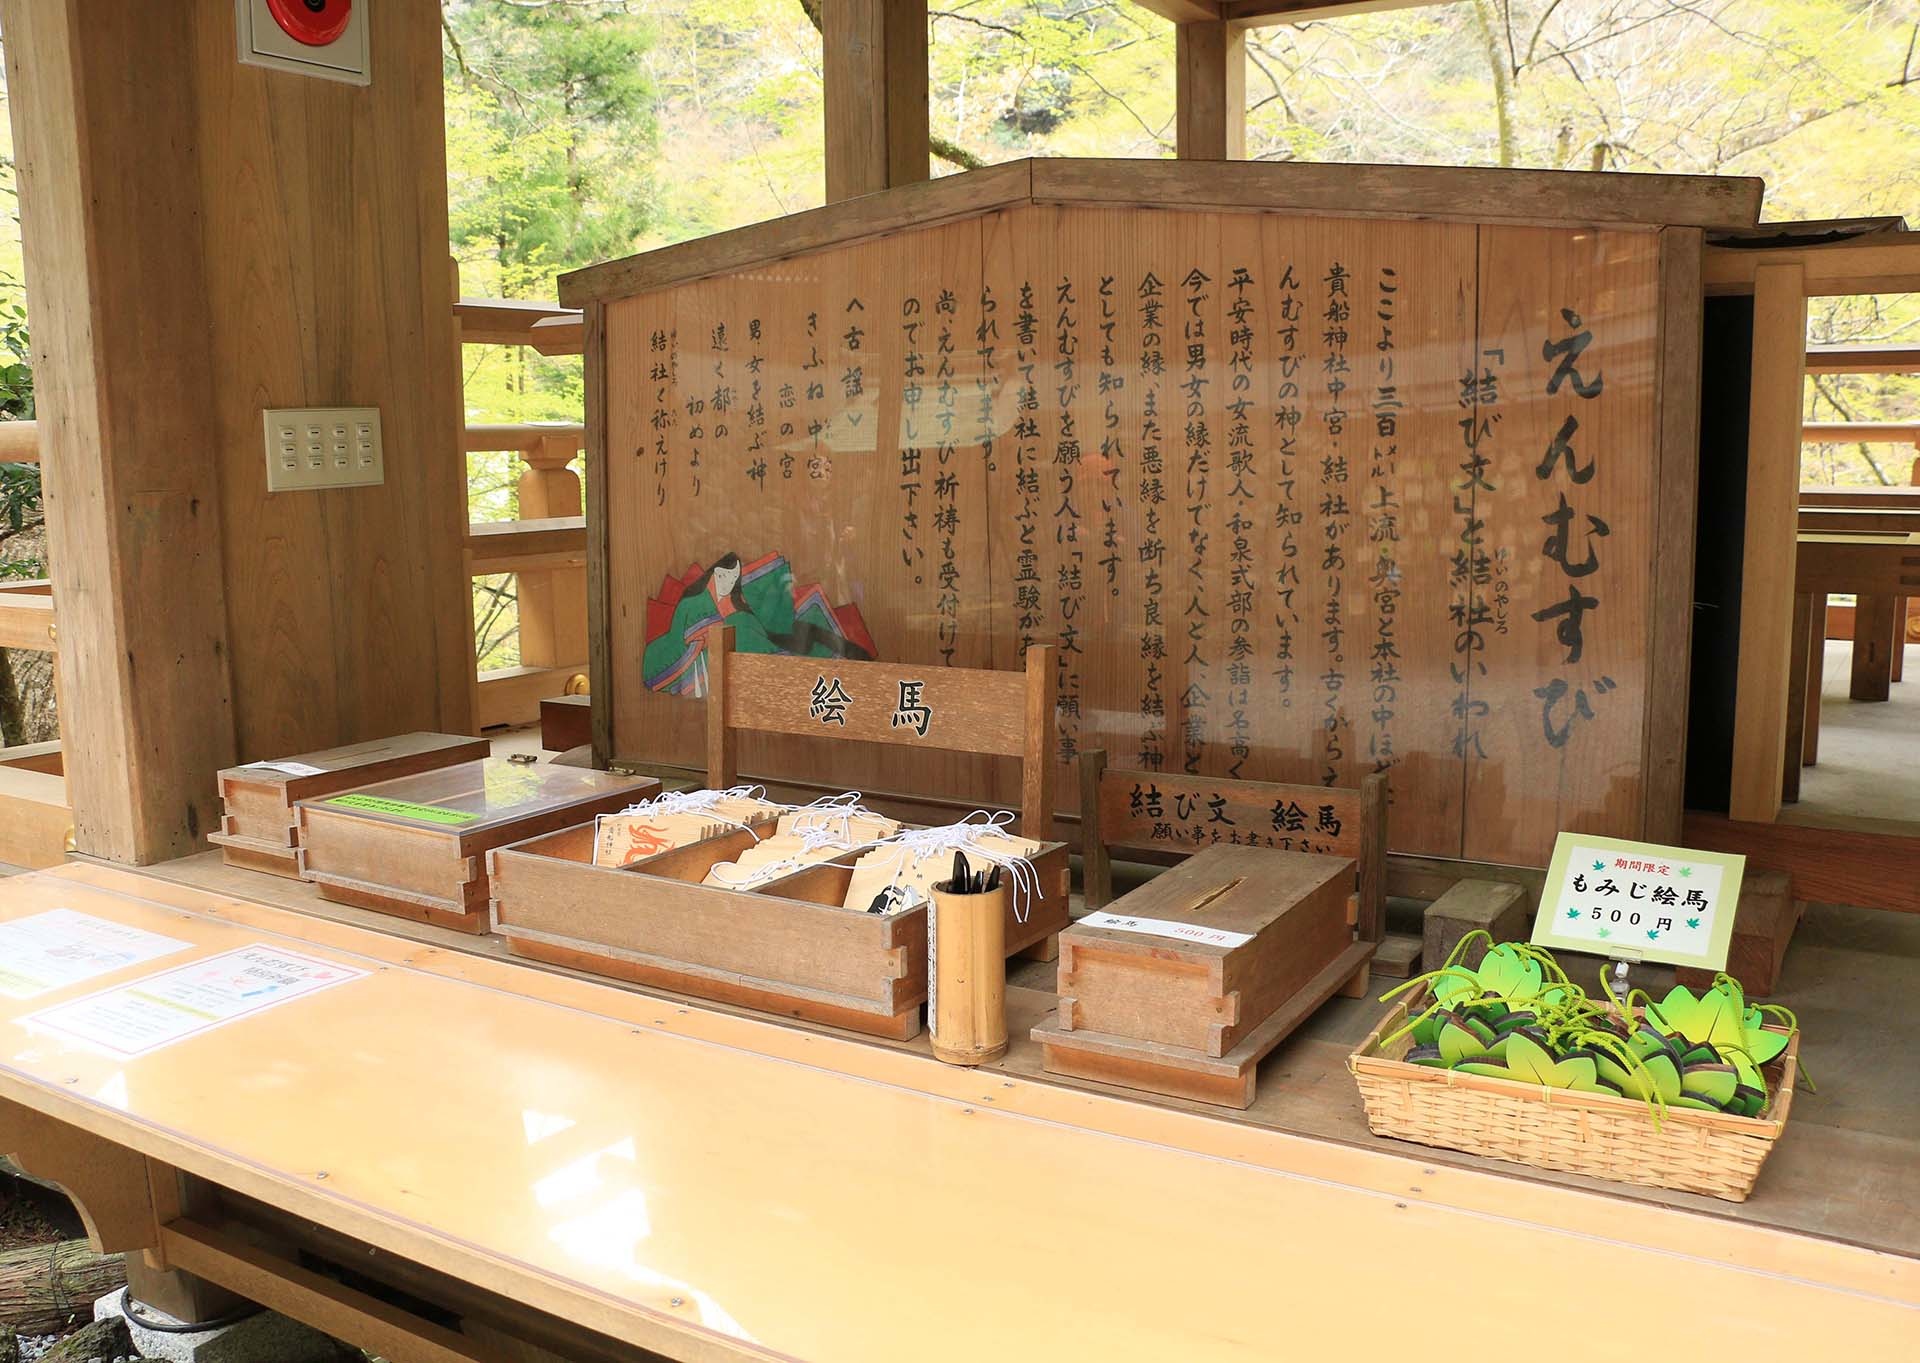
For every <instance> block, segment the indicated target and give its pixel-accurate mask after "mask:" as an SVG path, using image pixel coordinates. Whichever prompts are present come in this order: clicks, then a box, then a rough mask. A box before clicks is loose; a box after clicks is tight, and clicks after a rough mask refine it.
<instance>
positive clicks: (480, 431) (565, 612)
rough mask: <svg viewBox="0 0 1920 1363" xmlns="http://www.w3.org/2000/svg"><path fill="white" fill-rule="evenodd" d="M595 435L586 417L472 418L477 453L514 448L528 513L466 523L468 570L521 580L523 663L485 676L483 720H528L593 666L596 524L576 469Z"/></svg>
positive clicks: (484, 724)
mask: <svg viewBox="0 0 1920 1363" xmlns="http://www.w3.org/2000/svg"><path fill="white" fill-rule="evenodd" d="M585 436H586V432H585V428H584V427H581V426H579V425H572V424H567V425H562V424H538V425H525V426H469V427H468V428H467V431H466V439H465V445H466V449H467V452H468V453H470V454H473V453H479V452H482V451H489V452H491V451H511V452H513V453H515V454H518V455H519V456H520V458H521V459H522V460H524V461H525V462H526V466H527V467H526V471H525V472H524V473H522V474H521V475H520V482H519V488H518V490H519V494H520V519H519V520H516V521H498V522H492V523H475V524H472V525H469V526H468V527H467V542H466V556H467V573H468V576H469V577H482V576H487V575H490V574H494V573H513V574H515V575H516V577H517V579H518V582H519V592H518V596H519V609H520V665H519V666H518V667H506V668H493V669H490V670H488V671H484V672H481V673H480V674H479V677H478V682H477V685H478V695H477V698H476V707H475V715H476V717H477V722H478V724H479V725H480V727H481V728H483V729H484V728H490V727H492V726H494V725H497V724H521V723H526V722H528V721H530V720H532V719H534V718H536V717H537V716H538V714H539V710H540V702H541V701H542V700H544V699H546V698H547V697H549V696H557V695H560V694H561V693H563V692H564V691H565V690H566V689H567V683H568V682H569V681H570V680H571V679H572V678H573V677H575V676H579V675H582V674H584V673H585V672H586V670H587V522H586V518H585V516H583V515H582V514H581V513H582V509H583V508H582V503H581V499H580V477H579V475H578V474H576V473H575V472H574V471H573V470H572V469H571V468H570V467H568V466H569V465H570V464H571V463H572V462H573V460H574V458H575V457H576V456H577V455H578V454H579V453H580V450H581V447H582V445H583V443H584V440H585Z"/></svg>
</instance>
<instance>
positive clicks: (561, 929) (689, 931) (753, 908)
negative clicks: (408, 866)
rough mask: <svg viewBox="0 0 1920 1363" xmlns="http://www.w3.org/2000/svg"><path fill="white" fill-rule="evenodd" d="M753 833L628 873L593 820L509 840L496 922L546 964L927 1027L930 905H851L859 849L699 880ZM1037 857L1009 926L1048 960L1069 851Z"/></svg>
mask: <svg viewBox="0 0 1920 1363" xmlns="http://www.w3.org/2000/svg"><path fill="white" fill-rule="evenodd" d="M750 842H751V839H750V837H749V836H748V835H746V834H743V833H738V832H734V833H729V834H726V835H724V836H721V837H717V838H712V839H707V840H704V841H703V842H702V843H694V844H689V845H688V846H686V847H681V848H675V849H673V850H672V851H669V852H663V853H660V854H659V855H658V856H655V857H650V858H647V859H645V860H643V861H637V862H634V863H633V864H631V865H629V866H625V867H620V868H614V867H609V866H595V865H593V864H592V855H593V854H592V834H591V830H590V829H589V830H586V831H585V832H584V833H583V832H582V830H578V829H568V830H563V831H561V832H559V833H554V834H549V835H546V836H543V837H538V838H532V839H528V840H527V841H524V842H520V843H515V844H513V845H511V846H506V847H501V848H498V849H496V850H495V851H493V852H492V853H490V854H489V856H488V862H489V867H490V872H491V874H490V877H489V883H490V885H491V887H492V896H493V930H494V931H495V932H496V933H498V934H499V935H500V936H501V937H502V938H504V939H505V940H506V942H507V947H508V949H509V950H510V951H512V952H514V953H515V954H516V955H520V956H526V957H529V958H532V959H535V960H542V961H547V962H549V963H552V964H557V965H565V966H571V967H573V968H575V969H579V970H587V971H592V972H594V973H596V974H601V975H608V976H611V977H613V978H615V979H622V980H627V981H630V982H632V983H635V984H643V985H649V986H653V987H657V988H662V989H669V990H673V991H675V992H677V993H683V994H692V995H694V996H696V997H699V998H707V999H715V1000H718V1001H720V1002H722V1003H731V1004H738V1005H741V1006H744V1007H749V1008H755V1009H759V1010H761V1011H764V1012H769V1013H777V1014H779V1015H781V1016H784V1017H793V1018H800V1019H803V1020H805V1021H808V1022H817V1023H824V1024H826V1025H828V1026H834V1027H844V1028H847V1029H849V1030H851V1031H858V1032H865V1033H867V1034H869V1035H874V1036H885V1037H892V1038H895V1039H899V1040H904V1039H906V1038H908V1037H912V1036H914V1035H916V1034H918V1032H919V1031H920V1025H921V1019H920V1012H921V1008H920V1006H921V1004H922V1003H924V1002H925V1000H926V996H927V919H926V909H925V907H924V906H920V907H916V908H912V909H908V910H905V911H903V912H900V913H895V914H875V913H868V912H866V911H865V910H863V909H858V908H847V907H845V904H844V900H845V897H846V894H847V889H848V886H849V884H850V883H851V880H852V876H853V864H854V862H855V861H856V860H857V859H858V856H859V852H858V851H853V852H849V853H844V854H842V855H840V856H838V857H836V858H834V859H833V860H832V861H827V862H821V863H818V864H815V865H812V866H805V867H802V868H800V869H799V870H796V871H793V872H790V873H788V874H787V875H784V876H781V877H779V878H778V879H775V880H771V881H768V882H766V883H764V884H762V885H759V886H757V887H754V888H752V889H744V890H737V889H729V888H725V887H723V886H718V885H705V884H700V883H697V882H698V881H699V880H700V879H701V878H704V876H705V875H706V872H707V870H709V869H711V867H712V866H713V865H714V864H715V863H717V862H721V861H727V860H730V859H731V858H732V856H734V855H737V853H738V851H739V850H743V848H744V846H745V845H748V844H750ZM708 844H713V845H712V846H709V845H708ZM1033 865H1034V870H1035V873H1036V877H1037V881H1038V887H1037V889H1036V892H1035V894H1034V895H1033V897H1032V899H1031V902H1030V903H1027V902H1025V901H1023V903H1022V906H1021V907H1022V909H1023V910H1024V911H1025V921H1024V922H1014V921H1009V924H1008V954H1009V955H1012V954H1014V953H1016V952H1020V951H1027V952H1029V953H1032V954H1041V955H1042V956H1043V959H1050V958H1051V954H1052V950H1053V943H1054V939H1055V936H1056V934H1058V932H1059V931H1060V929H1061V928H1063V927H1065V926H1066V923H1067V888H1068V887H1067V877H1068V865H1067V849H1066V846H1065V845H1064V844H1062V843H1047V844H1045V845H1044V846H1043V847H1042V850H1041V851H1040V853H1039V854H1038V855H1037V856H1035V857H1034V858H1033ZM696 871H698V875H697V876H696V875H695V872H696Z"/></svg>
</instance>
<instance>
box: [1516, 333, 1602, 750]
mask: <svg viewBox="0 0 1920 1363" xmlns="http://www.w3.org/2000/svg"><path fill="white" fill-rule="evenodd" d="M1560 320H1561V322H1563V323H1564V324H1565V331H1566V333H1567V334H1566V335H1564V336H1562V337H1561V338H1560V339H1558V340H1551V339H1550V340H1548V341H1547V342H1546V343H1545V344H1543V345H1542V346H1541V347H1540V356H1541V358H1542V359H1544V360H1547V361H1549V362H1551V363H1552V364H1553V366H1554V368H1553V372H1552V373H1551V374H1550V375H1548V377H1547V385H1546V393H1547V396H1548V397H1550V398H1551V397H1556V396H1558V397H1560V401H1561V403H1562V404H1563V405H1565V406H1567V407H1578V406H1579V404H1581V403H1583V402H1592V401H1594V400H1595V399H1596V398H1598V397H1599V396H1600V394H1601V393H1602V392H1604V391H1605V387H1606V376H1605V375H1604V374H1603V373H1602V372H1601V371H1600V370H1598V369H1594V370H1592V371H1591V372H1592V375H1593V377H1592V378H1587V377H1585V376H1583V374H1582V373H1581V371H1580V369H1579V368H1578V367H1577V366H1578V365H1580V364H1581V363H1582V361H1581V355H1582V354H1583V353H1584V352H1585V351H1586V349H1587V347H1588V346H1590V345H1591V344H1593V333H1592V332H1591V331H1590V330H1588V329H1587V328H1586V325H1585V323H1583V322H1582V321H1581V320H1580V314H1579V313H1577V312H1575V311H1573V310H1572V309H1571V308H1562V309H1560ZM1562 389H1565V390H1566V392H1565V394H1564V395H1562V391H1561V390H1562ZM1579 431H1580V418H1579V417H1578V416H1576V415H1575V414H1574V413H1573V412H1571V411H1569V412H1568V413H1567V414H1566V416H1565V418H1564V419H1563V420H1562V421H1561V423H1560V428H1559V430H1558V432H1557V433H1556V434H1555V435H1554V437H1553V439H1552V440H1551V441H1549V442H1548V444H1547V451H1546V453H1545V454H1544V455H1542V456H1541V459H1540V464H1539V467H1538V468H1536V469H1535V470H1534V475H1535V476H1536V477H1538V478H1539V479H1540V481H1542V482H1545V483H1553V484H1555V486H1556V488H1557V493H1556V495H1557V498H1558V505H1557V506H1556V507H1555V508H1554V509H1553V510H1552V511H1549V512H1548V513H1547V514H1546V515H1544V516H1542V517H1541V518H1540V519H1541V520H1542V521H1543V522H1544V523H1545V524H1546V526H1547V528H1548V534H1547V538H1546V540H1545V541H1544V542H1543V543H1542V544H1541V546H1540V554H1541V557H1543V558H1545V559H1547V560H1549V561H1550V562H1553V563H1557V564H1558V565H1559V566H1560V574H1561V576H1560V578H1559V583H1560V585H1561V586H1564V587H1565V588H1566V592H1567V594H1566V596H1564V597H1561V598H1558V599H1555V600H1552V601H1549V602H1547V603H1546V604H1545V605H1543V606H1541V608H1540V609H1539V610H1536V611H1534V612H1533V619H1534V620H1536V621H1538V622H1539V623H1541V624H1543V625H1547V626H1549V627H1550V628H1551V629H1552V630H1553V637H1554V640H1555V642H1556V643H1558V644H1559V645H1560V646H1561V647H1563V648H1565V649H1566V656H1565V658H1564V659H1562V661H1563V662H1564V663H1566V664H1568V665H1572V664H1574V663H1580V662H1583V661H1584V662H1585V663H1586V665H1587V667H1588V668H1592V667H1593V666H1594V664H1593V661H1592V660H1591V659H1589V658H1588V657H1587V653H1588V649H1587V645H1586V633H1585V630H1584V628H1583V622H1584V621H1585V619H1586V617H1587V616H1588V615H1589V614H1591V613H1592V612H1594V611H1597V610H1599V609H1600V589H1599V579H1598V578H1597V577H1595V574H1597V573H1598V572H1599V571H1600V550H1599V541H1601V540H1603V539H1605V538H1607V536H1608V535H1610V534H1612V533H1613V532H1612V530H1611V528H1610V527H1609V526H1608V525H1607V523H1606V522H1605V521H1603V520H1601V519H1600V517H1598V516H1595V515H1593V514H1592V513H1591V512H1587V513H1584V514H1583V513H1582V512H1581V511H1580V510H1579V509H1578V507H1577V506H1576V504H1574V503H1571V502H1569V501H1568V500H1567V492H1566V488H1567V486H1571V487H1572V488H1573V489H1574V492H1575V494H1576V496H1579V497H1581V499H1582V501H1583V502H1584V501H1585V499H1586V498H1589V497H1591V496H1592V491H1591V489H1589V488H1588V487H1587V485H1588V484H1589V483H1591V482H1592V481H1593V475H1594V472H1595V469H1596V467H1597V464H1598V460H1597V458H1596V457H1595V456H1594V455H1592V454H1591V453H1589V454H1588V455H1587V457H1586V461H1585V462H1584V463H1582V462H1581V455H1580V451H1579V450H1578V449H1577V448H1576V447H1575V444H1574V438H1575V436H1577V435H1578V434H1579ZM1563 475H1564V476H1563ZM1589 593H1591V595H1589ZM1613 685H1614V682H1613V678H1611V677H1609V676H1607V675H1605V674H1604V673H1602V674H1600V675H1598V676H1596V677H1595V678H1594V679H1593V690H1594V694H1595V695H1604V694H1606V693H1607V692H1608V691H1611V690H1612V689H1613ZM1533 694H1534V696H1535V698H1536V699H1538V700H1539V701H1540V702H1541V707H1540V724H1541V728H1542V730H1543V732H1544V733H1545V736H1546V740H1547V744H1548V746H1550V747H1554V748H1564V747H1565V746H1566V745H1567V740H1568V739H1569V738H1571V737H1572V735H1573V727H1574V725H1575V723H1576V722H1578V721H1580V720H1590V719H1592V718H1593V703H1592V701H1591V700H1590V699H1589V698H1588V695H1587V688H1586V687H1585V686H1582V685H1577V684H1576V683H1574V682H1571V681H1569V680H1568V679H1567V677H1566V676H1565V675H1561V676H1557V677H1554V678H1553V679H1552V680H1550V681H1548V682H1547V684H1546V685H1544V686H1542V687H1539V688H1538V689H1536V690H1535V691H1534V693H1533ZM1563 707H1564V708H1563Z"/></svg>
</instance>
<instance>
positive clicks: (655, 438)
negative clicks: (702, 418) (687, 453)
mask: <svg viewBox="0 0 1920 1363" xmlns="http://www.w3.org/2000/svg"><path fill="white" fill-rule="evenodd" d="M679 363H680V346H679V331H678V330H677V329H675V330H673V331H667V330H664V329H662V328H659V327H656V328H654V330H653V332H652V334H651V335H649V336H648V337H647V382H648V383H650V384H652V385H653V411H652V412H651V413H650V414H649V415H648V417H647V426H648V429H649V430H651V431H652V435H651V436H650V437H649V438H650V439H651V441H652V444H653V504H654V505H655V506H665V505H666V504H667V473H668V471H669V470H671V469H672V467H673V460H672V458H671V457H670V456H669V454H668V452H667V440H668V438H667V433H668V432H669V431H671V430H672V429H673V397H672V394H673V384H674V377H675V376H674V370H675V369H676V368H677V367H678V365H679ZM636 453H637V451H636Z"/></svg>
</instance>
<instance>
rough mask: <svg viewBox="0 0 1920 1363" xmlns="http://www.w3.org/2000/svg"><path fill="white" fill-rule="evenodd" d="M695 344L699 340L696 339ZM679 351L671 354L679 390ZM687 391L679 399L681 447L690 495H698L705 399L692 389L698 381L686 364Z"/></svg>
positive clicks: (675, 385) (703, 443)
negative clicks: (683, 427) (682, 413)
mask: <svg viewBox="0 0 1920 1363" xmlns="http://www.w3.org/2000/svg"><path fill="white" fill-rule="evenodd" d="M694 344H695V345H698V344H699V342H698V341H697V340H696V341H695V343H694ZM679 359H680V356H679V351H678V349H677V347H676V349H675V350H674V356H673V360H674V362H673V366H672V368H673V371H674V390H675V391H676V392H678V391H680V382H679V380H680V364H679ZM687 367H688V374H687V392H686V395H685V397H683V398H682V399H681V406H682V407H683V408H684V409H685V411H686V414H687V425H686V433H685V435H684V436H683V437H682V439H681V442H680V444H681V448H682V449H683V450H685V451H686V459H687V477H688V479H689V481H690V485H691V495H693V496H695V497H698V496H699V495H700V451H701V447H702V446H703V445H705V443H706V439H707V399H706V398H705V396H704V395H702V394H700V393H696V392H694V391H693V385H694V384H695V383H697V382H699V380H698V379H696V378H695V377H694V375H693V372H692V371H693V365H692V363H691V362H689V364H688V366H687Z"/></svg>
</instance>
